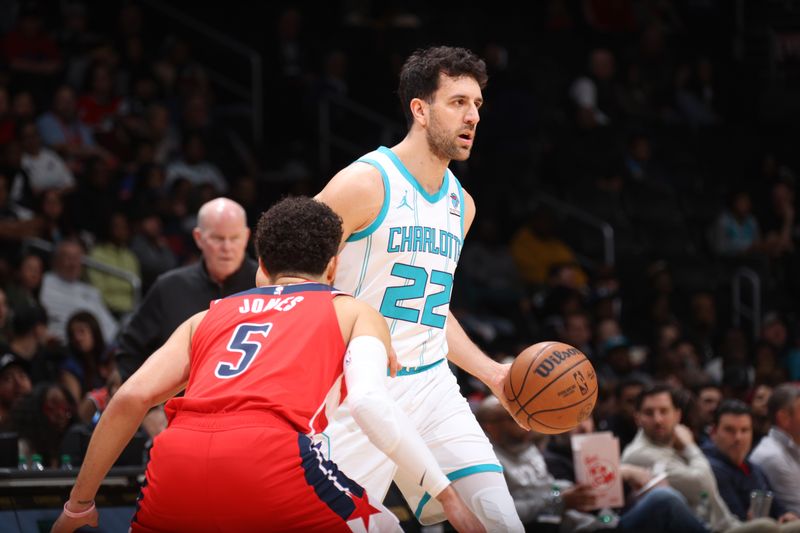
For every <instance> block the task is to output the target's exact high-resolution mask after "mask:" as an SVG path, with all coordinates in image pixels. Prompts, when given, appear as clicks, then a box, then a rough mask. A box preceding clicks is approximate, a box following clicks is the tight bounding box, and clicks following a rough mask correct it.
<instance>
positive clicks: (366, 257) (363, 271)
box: [353, 235, 372, 298]
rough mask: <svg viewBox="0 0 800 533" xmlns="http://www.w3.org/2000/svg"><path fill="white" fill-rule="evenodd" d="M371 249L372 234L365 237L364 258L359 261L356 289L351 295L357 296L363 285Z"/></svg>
mask: <svg viewBox="0 0 800 533" xmlns="http://www.w3.org/2000/svg"><path fill="white" fill-rule="evenodd" d="M370 250H372V235H370V236H368V237H367V246H366V249H365V250H364V260H363V261H362V262H361V275H360V276H358V284H357V285H356V290H354V291H353V297H354V298H357V297H358V295H359V294H361V289H362V288H363V285H364V277H365V276H366V274H367V267H368V266H369V258H370V255H369V252H370Z"/></svg>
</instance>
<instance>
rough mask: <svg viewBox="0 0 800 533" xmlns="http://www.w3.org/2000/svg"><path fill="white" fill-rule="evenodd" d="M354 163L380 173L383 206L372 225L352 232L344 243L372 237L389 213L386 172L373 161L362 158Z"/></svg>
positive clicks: (387, 177)
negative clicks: (361, 164)
mask: <svg viewBox="0 0 800 533" xmlns="http://www.w3.org/2000/svg"><path fill="white" fill-rule="evenodd" d="M356 163H366V164H368V165H372V166H373V167H375V168H377V169H378V170H379V171H380V173H381V178H382V179H383V205H381V211H380V213H378V216H377V217H375V220H373V221H372V224H370V225H369V226H367V227H366V228H364V229H362V230H361V231H356V232H354V233H353V234H352V235H350V236H349V237H348V238H347V240H346V241H345V242H354V241H358V240H360V239H363V238H364V237H367V236H368V235H372V233H373V232H374V231H375V230H376V229H378V227H379V226H380V225H381V223H382V222H383V219H384V218H386V213H388V212H389V197H390V196H391V194H390V189H389V176H387V175H386V171H385V170H384V169H383V167H382V166H381V164H380V163H378V162H377V161H375V160H374V159H368V158H364V157H362V158H361V159H359V160H357V161H356Z"/></svg>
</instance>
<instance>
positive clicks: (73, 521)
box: [50, 509, 99, 533]
mask: <svg viewBox="0 0 800 533" xmlns="http://www.w3.org/2000/svg"><path fill="white" fill-rule="evenodd" d="M98 518H99V515H98V514H97V509H93V510H92V512H91V513H90V514H88V515H86V516H83V517H81V518H70V517H68V516H67V515H65V514H64V512H63V511H62V512H61V515H60V516H59V517H58V520H56V521H55V523H54V524H53V528H52V529H51V530H50V533H72V532H73V531H75V530H76V529H78V528H81V527H83V526H92V527H97V524H98Z"/></svg>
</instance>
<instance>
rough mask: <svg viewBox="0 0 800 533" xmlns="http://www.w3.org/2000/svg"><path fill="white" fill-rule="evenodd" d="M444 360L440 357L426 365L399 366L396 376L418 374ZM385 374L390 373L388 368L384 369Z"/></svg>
mask: <svg viewBox="0 0 800 533" xmlns="http://www.w3.org/2000/svg"><path fill="white" fill-rule="evenodd" d="M444 360H445V358H444V357H442V358H441V359H439V360H438V361H434V362H433V363H430V364H427V365H423V366H404V367H402V368H400V370H398V371H397V377H400V376H413V375H414V374H420V373H422V372H425V371H426V370H430V369H431V368H433V367H435V366H439V365H440V364H442V362H444ZM386 375H387V376H389V375H391V374H390V373H389V370H388V369H387V370H386Z"/></svg>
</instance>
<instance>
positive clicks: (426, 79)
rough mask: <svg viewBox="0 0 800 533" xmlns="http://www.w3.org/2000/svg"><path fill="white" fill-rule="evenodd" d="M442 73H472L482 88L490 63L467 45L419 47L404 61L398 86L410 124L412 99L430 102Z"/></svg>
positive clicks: (456, 76) (459, 75) (461, 74)
mask: <svg viewBox="0 0 800 533" xmlns="http://www.w3.org/2000/svg"><path fill="white" fill-rule="evenodd" d="M439 73H442V74H446V75H447V76H450V77H452V78H458V77H461V76H469V77H471V78H473V79H474V80H475V81H477V82H478V85H480V87H481V89H483V88H484V87H485V86H486V82H487V81H488V80H489V75H488V74H487V73H486V63H484V61H483V59H481V58H479V57H478V56H477V55H475V54H474V53H473V52H471V51H469V50H467V49H466V48H457V47H453V46H433V47H430V48H421V49H418V50H416V51H415V52H414V53H413V54H411V55H410V56H409V57H408V59H406V62H405V63H404V64H403V68H402V69H401V70H400V84H399V86H398V88H397V95H398V96H399V97H400V104H401V105H402V106H403V113H404V114H405V116H406V122H407V123H408V126H409V127H411V124H412V122H413V121H414V117H413V116H412V115H411V109H410V107H409V106H410V104H411V100H413V99H414V98H421V99H423V100H425V101H428V102H429V101H430V100H431V97H432V96H433V94H434V93H435V92H436V90H437V89H438V88H439Z"/></svg>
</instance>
